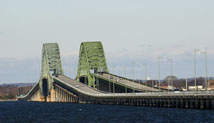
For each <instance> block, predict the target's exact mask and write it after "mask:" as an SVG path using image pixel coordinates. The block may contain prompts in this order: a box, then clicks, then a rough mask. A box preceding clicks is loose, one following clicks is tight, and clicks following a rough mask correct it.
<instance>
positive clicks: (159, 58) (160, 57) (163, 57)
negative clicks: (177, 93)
mask: <svg viewBox="0 0 214 123" xmlns="http://www.w3.org/2000/svg"><path fill="white" fill-rule="evenodd" d="M161 59H163V60H168V61H170V63H171V77H172V75H173V60H172V58H167V57H165V56H158V79H159V91H160V81H161V80H160V60H161ZM172 87H173V78H172Z"/></svg>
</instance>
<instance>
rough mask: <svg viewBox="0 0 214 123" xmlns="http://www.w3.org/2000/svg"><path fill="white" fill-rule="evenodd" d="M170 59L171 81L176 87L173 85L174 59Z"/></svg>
mask: <svg viewBox="0 0 214 123" xmlns="http://www.w3.org/2000/svg"><path fill="white" fill-rule="evenodd" d="M168 61H170V64H171V82H172V88H174V87H173V78H172V77H173V63H172V62H173V60H172V58H168Z"/></svg>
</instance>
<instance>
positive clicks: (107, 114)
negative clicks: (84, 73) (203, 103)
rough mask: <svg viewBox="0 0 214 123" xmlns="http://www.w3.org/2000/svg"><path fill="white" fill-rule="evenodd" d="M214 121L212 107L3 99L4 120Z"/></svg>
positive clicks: (43, 122) (28, 122)
mask: <svg viewBox="0 0 214 123" xmlns="http://www.w3.org/2000/svg"><path fill="white" fill-rule="evenodd" d="M7 122H9V123H10V122H11V123H17V122H20V123H55V122H57V123H142V122H146V123H149V122H164V123H165V122H168V123H173V122H178V123H182V122H188V123H189V122H210V123H212V122H214V111H212V110H190V109H173V108H153V107H135V106H117V105H92V104H72V103H38V102H0V123H7Z"/></svg>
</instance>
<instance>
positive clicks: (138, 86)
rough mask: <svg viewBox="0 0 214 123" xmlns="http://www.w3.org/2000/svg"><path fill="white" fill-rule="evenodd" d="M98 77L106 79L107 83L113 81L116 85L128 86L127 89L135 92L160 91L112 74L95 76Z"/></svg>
mask: <svg viewBox="0 0 214 123" xmlns="http://www.w3.org/2000/svg"><path fill="white" fill-rule="evenodd" d="M95 76H96V77H98V78H101V79H105V80H107V81H111V82H113V83H115V84H118V85H121V86H124V87H125V86H126V87H127V88H131V89H134V90H138V91H159V90H158V89H156V88H152V87H149V86H146V85H143V84H139V83H136V82H133V81H131V80H128V79H125V78H122V77H118V76H116V75H112V74H107V73H103V74H95Z"/></svg>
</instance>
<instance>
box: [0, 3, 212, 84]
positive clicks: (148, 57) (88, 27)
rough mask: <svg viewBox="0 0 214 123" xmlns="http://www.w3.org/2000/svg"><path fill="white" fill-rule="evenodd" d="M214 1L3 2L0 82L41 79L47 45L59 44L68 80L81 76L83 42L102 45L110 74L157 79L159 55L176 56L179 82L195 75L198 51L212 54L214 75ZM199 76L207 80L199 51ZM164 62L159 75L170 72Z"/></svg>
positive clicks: (0, 35) (210, 72) (174, 70)
mask: <svg viewBox="0 0 214 123" xmlns="http://www.w3.org/2000/svg"><path fill="white" fill-rule="evenodd" d="M213 5H214V1H213V0H161V1H160V0H132V1H131V0H90V1H89V0H61V1H59V0H37V1H31V0H19V1H17V0H7V1H3V0H1V1H0V19H1V21H0V42H1V45H0V78H1V80H0V83H15V82H29V81H38V80H39V74H40V62H41V54H42V53H41V52H42V44H43V43H45V42H58V43H59V45H60V50H61V55H62V59H63V66H64V68H65V72H66V74H67V75H69V76H71V77H72V78H74V77H75V75H76V70H77V63H78V54H79V51H78V50H79V47H80V44H81V42H82V41H97V40H98V41H102V43H103V46H104V49H105V54H106V58H107V62H108V65H109V69H110V71H112V72H113V69H112V66H116V67H115V69H114V73H116V74H120V75H124V66H126V67H127V76H128V77H129V78H131V76H132V74H131V72H132V71H131V64H132V62H135V63H136V64H135V65H134V71H135V76H134V77H135V78H139V79H141V78H144V73H143V70H142V69H143V68H142V67H140V66H139V65H138V64H139V63H146V64H147V67H148V76H150V77H151V78H154V79H157V77H158V73H157V57H158V56H167V57H170V58H173V61H174V62H173V66H174V69H173V72H174V74H175V75H176V76H178V77H186V76H188V77H193V76H194V73H193V70H194V69H193V58H194V57H193V49H194V48H199V49H205V50H206V51H207V52H208V67H209V69H208V74H209V76H214V72H213V71H212V69H213V67H214V65H213V60H214V49H213V45H214V36H213V35H214V23H213V22H214V16H213V15H214V8H213ZM197 62H198V63H197V76H204V75H205V68H204V56H203V55H201V54H197ZM169 70H170V65H169V63H167V62H165V61H163V62H161V78H164V77H165V76H167V75H168V74H170V71H169Z"/></svg>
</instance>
